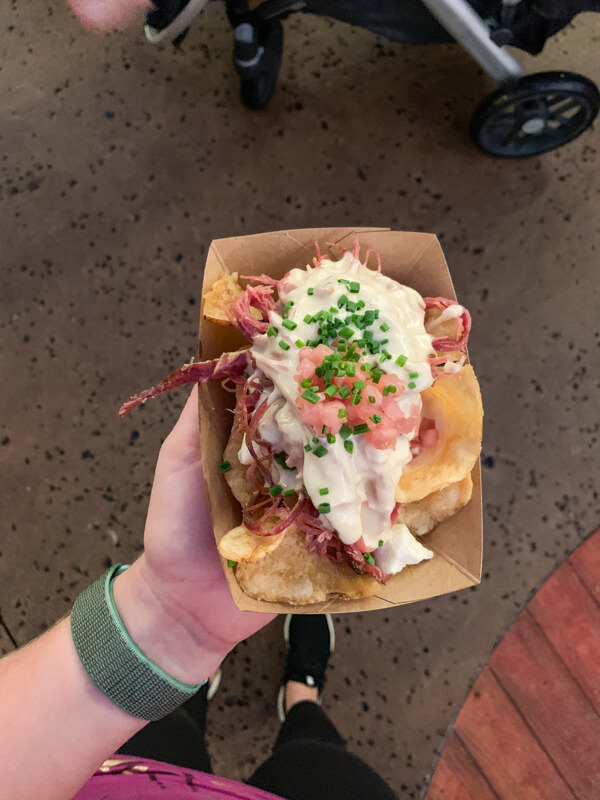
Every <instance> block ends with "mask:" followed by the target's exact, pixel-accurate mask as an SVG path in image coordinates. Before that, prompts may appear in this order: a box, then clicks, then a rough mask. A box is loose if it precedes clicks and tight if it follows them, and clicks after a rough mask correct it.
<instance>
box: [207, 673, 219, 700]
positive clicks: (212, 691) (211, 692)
mask: <svg viewBox="0 0 600 800" xmlns="http://www.w3.org/2000/svg"><path fill="white" fill-rule="evenodd" d="M222 674H223V672H222V670H221V667H219V669H218V670H217V672H216V674H215V677H214V678H213V679H212V681H211V682H210V683H209V684H208V692H207V694H206V699H207V700H212V699H213V697H214V696H215V695H216V693H217V691H218V689H219V686H220V685H221V675H222Z"/></svg>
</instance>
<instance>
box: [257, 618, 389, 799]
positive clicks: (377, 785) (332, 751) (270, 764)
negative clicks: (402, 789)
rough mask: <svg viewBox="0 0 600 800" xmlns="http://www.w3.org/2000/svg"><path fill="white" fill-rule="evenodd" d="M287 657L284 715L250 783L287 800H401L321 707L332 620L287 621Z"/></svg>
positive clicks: (282, 701)
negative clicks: (352, 748)
mask: <svg viewBox="0 0 600 800" xmlns="http://www.w3.org/2000/svg"><path fill="white" fill-rule="evenodd" d="M286 628H287V635H286V642H287V644H288V648H289V649H288V655H287V661H286V671H285V677H284V684H283V691H282V692H281V693H280V697H279V703H278V705H279V711H280V717H281V716H284V722H283V724H282V726H281V730H280V732H279V736H278V737H277V741H276V743H275V747H274V748H273V754H272V755H271V757H270V758H269V759H268V760H267V761H266V762H265V763H264V764H262V765H261V766H260V767H259V768H258V769H257V770H256V771H255V772H254V774H253V775H252V777H251V778H250V780H249V781H248V783H249V784H250V785H251V786H256V787H257V788H259V789H264V790H265V791H269V792H273V794H278V795H280V796H281V797H285V798H287V799H288V800H365V798H369V800H397V797H396V795H395V794H394V792H393V791H392V790H391V788H390V787H389V786H388V785H387V784H386V783H385V781H384V780H383V778H381V777H380V776H379V775H378V774H377V773H376V772H375V770H373V769H372V768H371V767H369V766H368V765H367V764H365V763H364V762H363V761H361V760H360V759H359V758H358V757H357V756H355V755H353V754H352V753H349V752H348V751H347V750H346V748H345V746H344V741H343V739H342V737H341V736H340V734H339V732H338V731H337V729H336V727H335V725H334V724H333V723H332V722H331V720H329V718H328V717H327V715H326V714H325V712H324V711H323V710H322V709H321V708H320V706H319V705H318V702H319V697H320V693H321V691H322V689H323V685H324V683H325V670H326V667H327V661H328V658H329V654H330V652H332V651H333V643H334V637H333V628H332V626H331V618H327V617H326V616H321V617H319V616H303V617H298V616H292V615H290V616H289V617H288V618H287V619H286Z"/></svg>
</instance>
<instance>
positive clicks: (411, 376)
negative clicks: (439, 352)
mask: <svg viewBox="0 0 600 800" xmlns="http://www.w3.org/2000/svg"><path fill="white" fill-rule="evenodd" d="M408 377H409V378H418V377H419V373H418V372H409V373H408Z"/></svg>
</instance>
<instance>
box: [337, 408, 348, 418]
mask: <svg viewBox="0 0 600 800" xmlns="http://www.w3.org/2000/svg"><path fill="white" fill-rule="evenodd" d="M345 416H346V409H345V408H340V410H339V411H338V419H344V417H345Z"/></svg>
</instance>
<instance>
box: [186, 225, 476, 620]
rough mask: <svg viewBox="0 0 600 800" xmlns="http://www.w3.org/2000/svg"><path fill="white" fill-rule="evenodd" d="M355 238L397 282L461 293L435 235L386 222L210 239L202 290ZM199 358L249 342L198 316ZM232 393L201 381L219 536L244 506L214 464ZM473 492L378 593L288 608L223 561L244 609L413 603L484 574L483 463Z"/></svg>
mask: <svg viewBox="0 0 600 800" xmlns="http://www.w3.org/2000/svg"><path fill="white" fill-rule="evenodd" d="M356 237H358V240H359V242H360V245H361V252H362V253H365V252H366V251H367V250H368V249H369V248H373V249H375V250H376V251H377V252H378V253H379V255H380V256H381V261H382V271H383V272H384V273H385V274H386V275H389V276H390V277H391V278H393V279H394V280H396V281H398V282H399V283H403V284H406V285H407V286H411V287H412V288H413V289H416V290H417V291H418V292H419V293H420V294H421V295H423V296H428V295H429V296H443V297H448V298H452V299H456V294H455V292H454V287H453V285H452V280H451V278H450V273H449V271H448V267H447V265H446V260H445V258H444V254H443V252H442V249H441V247H440V243H439V241H438V240H437V238H436V237H435V236H434V235H432V234H426V233H407V232H402V231H390V230H389V229H388V228H310V229H303V230H288V231H275V232H272V233H261V234H257V235H254V236H236V237H232V238H229V239H216V240H215V241H213V242H212V244H211V246H210V250H209V252H208V256H207V259H206V267H205V271H204V282H203V288H202V293H203V295H204V294H205V293H206V292H207V291H208V290H209V289H210V287H211V286H212V285H213V283H214V282H215V281H216V280H218V279H219V278H221V277H222V276H223V274H224V273H227V272H238V273H239V274H241V275H259V274H261V273H266V274H267V275H271V276H273V277H274V278H281V277H283V275H284V274H285V273H286V272H288V271H289V270H291V269H293V268H294V267H300V268H304V267H306V265H307V264H309V263H311V261H312V258H313V256H314V255H315V242H318V244H319V246H320V248H321V252H322V253H327V252H331V254H332V256H333V258H338V257H339V249H336V248H335V247H332V246H333V245H342V246H343V247H346V248H347V249H350V250H351V249H352V245H353V242H354V240H355V239H356ZM199 340H200V346H199V349H200V358H201V359H202V360H206V359H212V358H215V357H217V356H219V355H220V354H221V353H223V352H226V351H229V350H236V349H238V348H239V347H240V346H243V345H244V344H247V341H246V340H245V339H243V338H242V337H241V336H240V334H238V333H237V331H235V330H234V329H233V328H232V327H231V326H222V325H216V324H214V323H211V322H207V321H206V320H204V319H203V317H202V314H201V316H200V330H199ZM233 399H234V398H233V395H232V394H230V393H228V392H226V391H225V390H224V389H223V388H222V387H221V385H220V384H219V383H218V382H214V383H206V384H201V385H200V386H199V416H200V437H201V443H202V451H203V462H204V468H205V475H206V483H207V487H208V497H209V502H210V509H211V514H212V519H213V525H214V532H215V538H216V541H217V542H218V541H219V540H220V539H221V537H222V536H224V535H225V533H227V532H228V531H229V530H231V528H234V527H235V526H236V525H239V524H240V521H241V509H240V505H239V503H238V502H237V501H236V500H235V498H234V497H233V495H232V494H231V492H230V490H229V487H228V486H227V484H226V482H225V480H224V479H223V475H222V474H221V472H219V470H218V467H217V465H218V464H219V462H220V461H221V460H222V456H223V450H224V448H225V445H226V443H227V441H228V439H229V434H230V430H231V423H232V415H231V412H230V411H229V409H231V408H232V407H233ZM472 478H473V496H472V498H471V500H470V502H469V503H468V504H467V505H466V506H465V507H464V508H462V509H461V510H460V511H459V512H458V513H457V514H455V515H454V516H453V517H451V518H450V519H448V520H446V521H444V522H442V523H440V524H439V525H438V526H437V527H436V528H435V529H434V530H433V531H432V532H431V533H429V534H427V536H425V537H424V538H423V544H424V545H425V546H426V547H428V548H429V549H430V550H433V552H434V557H433V558H432V559H430V560H428V561H423V562H422V563H421V564H417V565H416V566H408V567H405V568H404V569H403V570H402V572H400V573H398V574H397V575H394V576H393V577H392V578H391V579H390V581H389V582H388V583H387V584H386V585H385V586H382V587H381V591H380V592H378V593H377V594H376V595H374V596H371V597H366V598H361V599H358V600H343V599H332V600H328V601H327V602H324V603H316V604H311V605H305V606H290V605H287V604H281V603H272V602H265V601H261V600H255V599H253V598H252V597H249V596H248V595H246V594H245V593H244V592H243V591H242V590H241V589H240V587H239V586H238V584H237V581H236V579H235V575H234V571H233V570H232V569H229V568H228V567H227V566H226V564H225V562H224V564H223V566H224V570H225V575H226V576H227V581H228V583H229V587H230V589H231V594H232V596H233V599H234V600H235V603H236V604H237V606H238V607H239V608H240V609H242V610H244V611H264V612H270V613H284V614H285V613H290V611H293V612H294V613H295V614H298V613H305V614H316V613H322V612H325V611H327V612H330V613H336V614H339V613H344V612H353V611H373V610H375V609H380V608H389V607H390V606H395V605H402V604H404V603H413V602H415V601H417V600H425V599H427V598H429V597H436V596H437V595H442V594H447V593H449V592H457V591H459V590H460V589H466V588H467V587H469V586H475V585H476V584H478V583H479V582H480V580H481V559H482V544H483V542H482V517H481V475H480V467H479V463H477V464H476V465H475V468H474V469H473V472H472Z"/></svg>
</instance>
